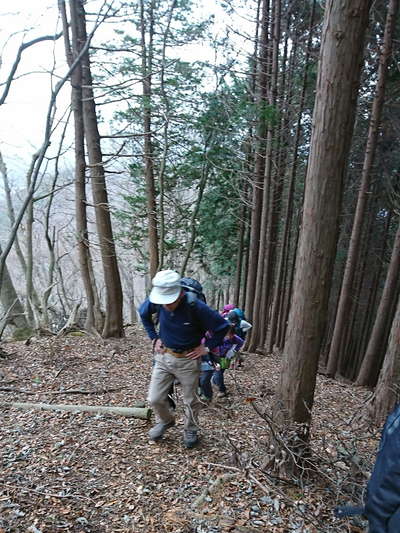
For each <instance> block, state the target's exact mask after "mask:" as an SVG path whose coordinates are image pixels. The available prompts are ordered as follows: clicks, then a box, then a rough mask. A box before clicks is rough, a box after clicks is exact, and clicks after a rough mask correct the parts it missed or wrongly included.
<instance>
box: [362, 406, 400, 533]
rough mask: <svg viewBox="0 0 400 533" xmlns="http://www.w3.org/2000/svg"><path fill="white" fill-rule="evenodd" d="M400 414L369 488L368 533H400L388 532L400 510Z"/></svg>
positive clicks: (388, 432)
mask: <svg viewBox="0 0 400 533" xmlns="http://www.w3.org/2000/svg"><path fill="white" fill-rule="evenodd" d="M399 450H400V411H399V415H398V416H397V417H395V418H394V420H393V422H392V423H391V424H390V427H389V428H388V430H387V434H386V439H385V442H384V446H383V448H382V449H381V450H380V451H379V452H378V456H377V459H376V462H375V466H374V470H373V472H372V475H371V479H370V481H369V483H368V487H367V496H366V500H365V515H366V516H367V518H368V524H369V530H368V531H369V533H387V532H389V531H400V529H399V528H400V524H397V526H398V527H397V528H394V529H393V527H394V526H393V527H392V524H391V527H390V529H389V522H390V520H391V518H393V519H395V518H394V515H396V517H397V513H398V511H399V509H400V460H399Z"/></svg>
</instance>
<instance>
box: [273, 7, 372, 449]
mask: <svg viewBox="0 0 400 533" xmlns="http://www.w3.org/2000/svg"><path fill="white" fill-rule="evenodd" d="M370 4H371V2H370V1H365V0H349V1H348V2H345V3H342V2H336V1H335V0H328V1H327V3H326V6H325V15H324V27H323V33H322V41H321V52H320V62H319V66H318V79H317V92H316V100H315V107H314V114H313V130H312V137H311V146H310V157H309V164H308V169H307V175H306V185H305V198H304V208H303V218H302V225H301V232H300V238H299V244H298V253H297V259H296V271H295V279H294V287H293V298H292V305H291V309H290V314H289V323H288V328H287V337H286V342H285V347H284V356H283V361H282V367H281V372H280V379H279V383H278V386H277V401H276V406H275V413H274V415H275V416H276V417H277V419H279V418H281V419H282V418H283V419H285V420H286V421H287V422H288V423H289V424H290V423H294V424H295V425H297V424H300V426H297V428H296V430H295V432H296V434H297V435H300V436H301V438H302V439H304V440H308V437H309V422H310V418H311V410H312V406H313V401H314V390H315V382H316V374H317V366H318V359H319V355H320V348H321V342H322V338H323V335H324V331H325V321H326V314H327V305H328V297H329V290H330V282H331V277H332V269H333V264H334V258H335V251H336V241H337V235H338V221H339V214H340V205H341V197H342V183H343V175H344V173H345V170H346V164H347V158H348V154H349V150H350V145H351V138H352V132H353V126H354V117H355V111H356V107H357V95H358V88H359V79H360V71H361V65H362V59H363V49H364V35H365V32H366V28H367V25H368V13H369V8H370Z"/></svg>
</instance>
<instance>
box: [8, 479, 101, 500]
mask: <svg viewBox="0 0 400 533" xmlns="http://www.w3.org/2000/svg"><path fill="white" fill-rule="evenodd" d="M2 486H3V487H7V488H9V489H17V490H21V491H23V492H30V493H32V494H40V495H41V496H46V497H47V498H60V499H63V498H78V499H80V500H89V501H91V502H93V500H92V498H87V497H86V496H80V495H79V494H55V493H53V492H43V491H41V490H35V489H25V488H24V487H20V486H19V485H12V484H11V483H2Z"/></svg>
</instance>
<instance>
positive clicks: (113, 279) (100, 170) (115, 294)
mask: <svg viewBox="0 0 400 533" xmlns="http://www.w3.org/2000/svg"><path fill="white" fill-rule="evenodd" d="M76 4H77V11H78V26H79V28H78V31H79V35H80V36H81V39H82V41H81V43H80V47H81V46H82V45H83V43H84V42H85V41H86V40H87V37H86V18H85V10H84V7H83V0H77V1H76ZM82 84H83V90H82V96H83V123H84V130H85V137H86V145H87V151H88V159H89V165H90V176H91V183H92V192H93V200H94V204H95V205H94V207H95V215H96V226H97V234H98V238H99V243H100V253H101V259H102V264H103V273H104V282H105V290H106V315H105V323H104V328H103V333H102V334H103V337H123V336H124V330H123V317H122V304H123V295H122V286H121V278H120V274H119V269H118V262H117V255H116V251H115V243H114V236H113V231H112V225H111V215H110V206H109V202H108V194H107V185H106V180H105V172H104V164H103V155H102V151H101V146H100V134H99V129H98V123H97V115H96V105H95V101H94V93H93V82H92V75H91V71H90V60H89V54H88V53H87V52H86V53H85V54H84V55H83V57H82Z"/></svg>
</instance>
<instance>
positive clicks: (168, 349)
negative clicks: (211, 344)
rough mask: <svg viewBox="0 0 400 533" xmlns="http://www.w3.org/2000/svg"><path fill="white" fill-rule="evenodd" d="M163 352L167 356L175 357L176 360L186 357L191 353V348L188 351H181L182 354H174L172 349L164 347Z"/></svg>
mask: <svg viewBox="0 0 400 533" xmlns="http://www.w3.org/2000/svg"><path fill="white" fill-rule="evenodd" d="M164 350H165V351H166V352H168V353H169V354H171V355H173V356H174V357H177V358H178V359H183V358H185V357H186V355H187V354H188V353H190V352H192V351H193V348H189V349H188V350H183V351H182V352H180V351H179V352H176V351H175V350H173V349H172V348H167V347H166V346H164Z"/></svg>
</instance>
